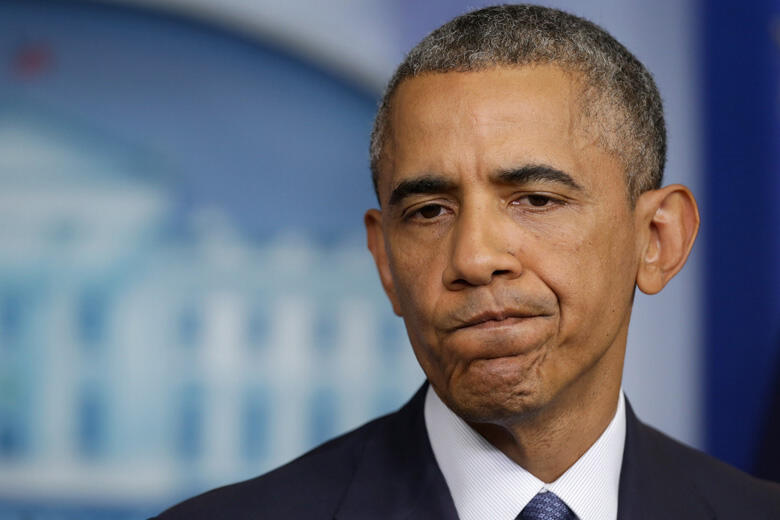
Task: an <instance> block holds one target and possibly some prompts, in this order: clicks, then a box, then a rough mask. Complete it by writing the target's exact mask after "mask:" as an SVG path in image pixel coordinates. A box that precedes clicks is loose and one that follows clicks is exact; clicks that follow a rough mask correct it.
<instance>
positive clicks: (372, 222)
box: [363, 209, 401, 316]
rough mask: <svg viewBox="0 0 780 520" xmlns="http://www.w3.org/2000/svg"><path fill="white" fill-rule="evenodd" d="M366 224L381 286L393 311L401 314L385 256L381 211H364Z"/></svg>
mask: <svg viewBox="0 0 780 520" xmlns="http://www.w3.org/2000/svg"><path fill="white" fill-rule="evenodd" d="M363 222H364V223H365V225H366V242H367V244H368V249H369V251H371V255H372V256H373V257H374V262H375V263H376V268H377V271H379V279H380V280H381V282H382V287H384V289H385V293H386V294H387V297H388V298H389V299H390V303H391V304H392V305H393V312H394V313H396V314H397V315H398V316H401V308H400V306H399V305H398V298H397V297H396V294H395V285H394V284H393V273H392V271H391V270H390V262H389V260H388V258H387V249H386V248H385V235H384V232H383V230H382V212H381V211H379V210H378V209H370V210H368V211H366V215H365V216H364V217H363Z"/></svg>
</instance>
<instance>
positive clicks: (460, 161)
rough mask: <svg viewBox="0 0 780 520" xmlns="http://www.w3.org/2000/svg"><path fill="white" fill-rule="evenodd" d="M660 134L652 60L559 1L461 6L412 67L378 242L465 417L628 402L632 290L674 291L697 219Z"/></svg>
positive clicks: (374, 245) (377, 172) (387, 116)
mask: <svg viewBox="0 0 780 520" xmlns="http://www.w3.org/2000/svg"><path fill="white" fill-rule="evenodd" d="M643 110H644V111H645V112H643ZM664 142H665V137H664V129H663V116H662V113H661V107H660V101H659V96H658V93H657V90H656V89H655V86H654V84H653V82H652V79H651V78H650V75H649V74H648V73H647V71H646V70H645V69H644V68H643V67H642V65H641V64H640V63H639V62H637V61H636V59H635V58H633V57H632V56H631V55H630V54H629V53H628V51H626V50H625V49H624V48H623V47H622V46H621V45H620V44H619V43H617V42H616V41H615V40H614V39H612V38H611V37H610V36H609V35H608V34H606V33H605V32H604V31H603V30H601V29H599V28H597V27H596V26H594V25H592V24H590V23H589V22H586V21H584V20H581V19H579V18H576V17H574V16H571V15H568V14H565V13H562V12H560V11H556V10H552V9H546V8H540V7H529V6H516V7H512V6H503V7H496V8H488V9H484V10H481V11H477V12H475V13H471V14H468V15H465V16H463V17H460V18H457V19H455V20H453V21H452V22H450V23H448V24H446V25H445V26H443V27H442V28H440V29H438V30H437V31H434V33H432V34H431V35H430V36H428V37H427V38H426V39H425V40H424V41H423V42H422V43H421V44H420V45H419V46H418V47H416V48H415V49H414V50H413V51H412V52H411V53H410V55H409V57H408V58H407V59H406V61H405V62H404V63H403V64H402V65H401V66H400V67H399V70H398V72H397V73H396V74H395V76H394V77H393V79H392V80H391V82H390V86H389V87H388V93H387V95H386V97H385V100H384V101H383V103H382V106H381V108H380V110H379V113H378V115H377V121H376V126H375V131H374V133H373V137H372V167H373V170H374V180H375V184H376V188H377V194H378V197H379V200H380V205H381V210H369V211H368V212H367V213H366V217H365V223H366V229H367V238H368V245H369V249H370V250H371V252H372V254H373V256H374V259H375V261H376V264H377V267H378V270H379V274H380V279H381V281H382V284H383V286H384V288H385V291H386V292H387V295H388V297H389V298H390V301H391V303H392V305H393V309H394V311H395V312H396V313H397V314H398V315H400V316H401V317H402V318H403V319H404V321H405V324H406V328H407V331H408V334H409V338H410V341H411V343H412V347H413V348H414V351H415V354H416V356H417V358H418V360H419V362H420V364H421V365H422V368H423V370H424V371H425V373H426V375H427V376H428V379H429V381H430V382H431V384H432V385H433V387H434V389H435V390H436V391H437V393H438V394H439V395H440V396H441V397H442V399H443V400H444V401H445V402H446V403H447V404H448V405H449V406H450V407H451V408H452V409H453V410H455V411H456V412H457V413H459V414H460V415H461V416H462V417H464V418H466V419H467V420H470V421H473V422H485V423H509V422H516V421H520V420H524V419H525V418H528V417H531V416H534V415H535V414H537V413H539V412H541V411H543V410H545V409H549V408H550V407H551V406H553V405H557V406H558V408H566V407H569V408H571V407H578V406H580V407H581V406H589V405H590V404H591V403H592V400H593V399H598V398H599V396H602V395H605V394H611V395H613V396H614V397H615V398H616V396H617V389H618V388H619V386H620V380H621V374H622V365H623V357H624V352H625V343H626V338H627V333H628V324H629V320H630V315H631V306H632V301H633V295H634V290H635V287H636V286H639V288H640V289H642V290H644V291H645V292H648V293H654V292H658V291H660V290H661V288H662V287H663V286H664V285H665V284H666V283H667V282H668V280H669V279H671V277H672V276H674V274H676V273H677V272H678V271H679V269H680V268H681V267H682V265H683V264H684V262H685V259H686V258H687V255H688V252H689V251H690V248H691V246H692V243H693V239H694V237H695V234H696V230H697V227H698V214H697V211H696V206H695V202H694V200H693V197H692V196H691V194H690V192H689V191H688V190H687V189H686V188H684V187H682V186H676V185H673V186H668V187H666V188H660V186H659V183H660V179H661V174H662V169H663V163H664V148H665V145H664Z"/></svg>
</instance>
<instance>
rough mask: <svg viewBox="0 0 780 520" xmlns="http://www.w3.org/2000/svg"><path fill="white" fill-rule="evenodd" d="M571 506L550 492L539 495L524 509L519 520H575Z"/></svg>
mask: <svg viewBox="0 0 780 520" xmlns="http://www.w3.org/2000/svg"><path fill="white" fill-rule="evenodd" d="M575 519H576V517H575V516H574V513H573V512H572V510H571V509H569V506H567V505H566V503H565V502H564V501H563V500H561V499H560V498H558V495H556V494H555V493H552V492H550V491H546V492H545V491H542V492H541V493H537V495H536V496H535V497H533V498H532V499H531V501H530V502H528V505H527V506H525V507H524V508H523V511H522V512H521V513H520V516H518V517H517V520H575Z"/></svg>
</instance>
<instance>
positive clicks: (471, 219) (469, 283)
mask: <svg viewBox="0 0 780 520" xmlns="http://www.w3.org/2000/svg"><path fill="white" fill-rule="evenodd" d="M508 228H509V223H508V222H507V219H506V217H505V216H504V215H502V214H501V213H500V211H499V210H497V209H491V208H490V207H489V205H488V206H487V207H486V206H479V207H472V208H462V211H461V213H460V214H459V215H458V219H457V222H456V223H455V226H454V227H453V229H452V231H451V233H452V235H451V243H450V258H449V262H448V263H447V267H446V268H445V270H444V273H443V282H444V285H445V287H447V288H448V289H449V290H452V291H456V290H461V289H464V288H467V287H476V286H482V285H489V284H490V283H491V282H493V280H494V279H495V278H497V277H502V278H506V279H513V278H517V277H519V276H520V275H521V274H522V272H523V266H522V264H521V262H520V259H519V257H518V255H517V251H516V250H513V249H514V248H513V244H512V238H513V237H512V235H513V233H512V230H511V229H508Z"/></svg>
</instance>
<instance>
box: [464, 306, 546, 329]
mask: <svg viewBox="0 0 780 520" xmlns="http://www.w3.org/2000/svg"><path fill="white" fill-rule="evenodd" d="M546 316H547V315H545V314H538V313H529V312H523V311H518V310H511V309H510V310H503V311H487V312H481V313H479V314H476V315H474V316H471V317H469V318H467V319H465V320H462V322H461V323H459V324H458V325H456V326H455V327H453V329H452V330H453V331H456V330H461V329H466V328H471V329H496V328H502V327H510V326H513V325H517V324H519V323H522V322H524V321H528V320H531V319H533V318H542V317H546Z"/></svg>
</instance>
